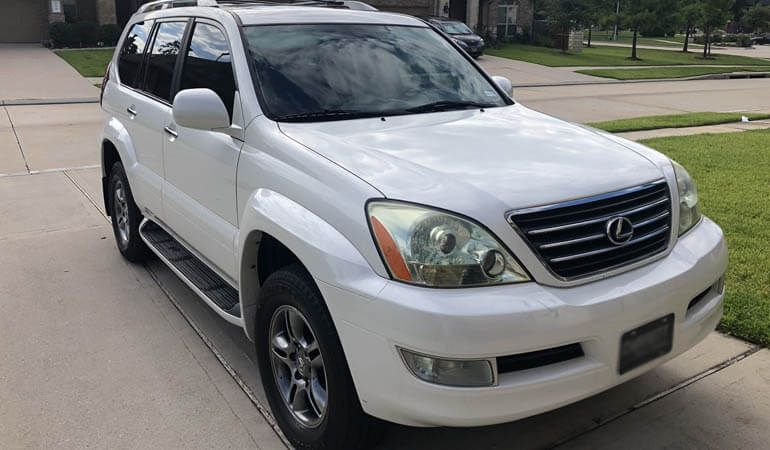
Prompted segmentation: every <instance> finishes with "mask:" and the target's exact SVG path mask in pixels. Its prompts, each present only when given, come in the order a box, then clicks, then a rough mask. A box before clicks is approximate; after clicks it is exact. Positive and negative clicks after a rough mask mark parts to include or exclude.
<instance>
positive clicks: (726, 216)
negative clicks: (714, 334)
mask: <svg viewBox="0 0 770 450" xmlns="http://www.w3.org/2000/svg"><path fill="white" fill-rule="evenodd" d="M643 143H644V144H645V145H648V146H650V147H653V148H655V149H658V150H660V151H661V152H663V153H665V154H666V155H668V156H670V157H671V158H674V159H675V160H677V161H678V162H679V163H680V164H682V165H683V166H685V167H686V168H687V170H688V171H689V172H690V174H691V175H692V176H693V178H695V181H696V183H697V185H698V194H699V197H700V204H701V209H702V211H703V213H704V214H705V215H707V216H709V217H710V218H711V219H712V220H714V221H715V222H716V223H718V224H719V225H720V226H721V227H722V229H723V230H724V232H725V236H726V238H727V245H728V247H729V253H730V265H729V267H728V269H727V294H726V297H725V316H724V319H723V320H722V323H721V324H720V329H721V330H722V331H725V332H728V333H730V334H732V335H735V336H739V337H742V338H744V339H748V340H749V341H752V342H756V343H758V344H762V345H764V346H769V345H770V226H768V224H770V195H768V186H770V130H757V131H746V132H742V133H726V134H701V135H695V136H679V137H668V138H657V139H649V140H646V141H644V142H643Z"/></svg>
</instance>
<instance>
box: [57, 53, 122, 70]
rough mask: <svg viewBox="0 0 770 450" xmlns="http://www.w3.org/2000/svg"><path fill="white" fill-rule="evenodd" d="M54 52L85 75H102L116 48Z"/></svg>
mask: <svg viewBox="0 0 770 450" xmlns="http://www.w3.org/2000/svg"><path fill="white" fill-rule="evenodd" d="M54 53H56V54H57V55H59V57H60V58H62V59H63V60H65V61H67V62H68V63H69V65H71V66H72V67H74V68H75V70H77V71H78V72H79V73H80V74H81V75H83V76H84V77H101V76H104V72H106V71H107V65H108V64H109V63H110V60H111V59H112V55H113V53H115V49H114V48H99V49H93V50H55V51H54Z"/></svg>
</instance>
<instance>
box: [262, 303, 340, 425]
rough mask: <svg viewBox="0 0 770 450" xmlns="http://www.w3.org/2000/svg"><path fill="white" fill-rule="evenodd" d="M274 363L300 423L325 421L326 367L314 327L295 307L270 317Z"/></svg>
mask: <svg viewBox="0 0 770 450" xmlns="http://www.w3.org/2000/svg"><path fill="white" fill-rule="evenodd" d="M269 337H270V364H271V366H272V369H273V376H274V377H275V382H276V386H277V387H278V391H279V394H280V395H281V398H282V399H283V401H284V404H285V406H286V407H287V408H288V410H289V411H290V412H291V413H292V415H293V416H294V418H295V419H296V420H297V421H298V422H299V423H300V425H302V426H304V427H307V428H315V427H317V426H318V425H320V424H321V421H322V420H323V418H324V416H325V414H326V405H327V386H326V368H325V367H324V362H323V358H322V356H321V350H320V349H319V347H318V341H317V340H316V337H315V333H314V332H313V329H312V328H310V325H309V324H308V322H307V320H306V319H305V316H303V315H302V313H301V312H300V311H299V310H297V309H296V308H294V307H292V306H288V305H285V306H281V307H280V308H278V309H276V311H275V312H274V313H273V317H272V319H271V320H270V333H269Z"/></svg>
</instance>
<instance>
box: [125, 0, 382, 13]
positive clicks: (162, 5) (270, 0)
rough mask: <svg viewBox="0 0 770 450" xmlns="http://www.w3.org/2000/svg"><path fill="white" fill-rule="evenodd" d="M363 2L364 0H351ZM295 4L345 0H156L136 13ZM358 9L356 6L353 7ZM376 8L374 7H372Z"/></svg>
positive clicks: (339, 4)
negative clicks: (230, 6) (200, 7)
mask: <svg viewBox="0 0 770 450" xmlns="http://www.w3.org/2000/svg"><path fill="white" fill-rule="evenodd" d="M351 3H363V2H351ZM220 4H221V5H294V6H315V5H324V6H332V7H344V6H345V4H346V2H345V1H344V0H289V1H281V0H219V1H217V0H155V1H154V2H149V3H145V4H144V5H142V6H140V7H139V9H138V10H137V11H136V14H141V13H146V12H150V11H159V10H161V9H169V8H183V7H185V6H214V7H216V6H219V5H220ZM353 9H356V8H353ZM372 9H374V8H372Z"/></svg>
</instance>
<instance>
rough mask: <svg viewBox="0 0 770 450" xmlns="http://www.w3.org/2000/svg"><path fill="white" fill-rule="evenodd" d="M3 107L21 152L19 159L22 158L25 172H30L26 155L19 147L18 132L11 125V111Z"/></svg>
mask: <svg viewBox="0 0 770 450" xmlns="http://www.w3.org/2000/svg"><path fill="white" fill-rule="evenodd" d="M3 109H4V110H5V115H6V116H8V123H10V124H11V131H13V136H14V137H15V138H16V145H17V146H18V147H19V152H20V153H21V159H22V160H24V167H26V168H27V173H30V170H29V163H28V162H27V156H26V155H25V154H24V149H23V148H21V141H20V140H19V133H17V132H16V127H15V126H14V125H13V119H11V113H9V112H8V108H7V107H6V106H3Z"/></svg>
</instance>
